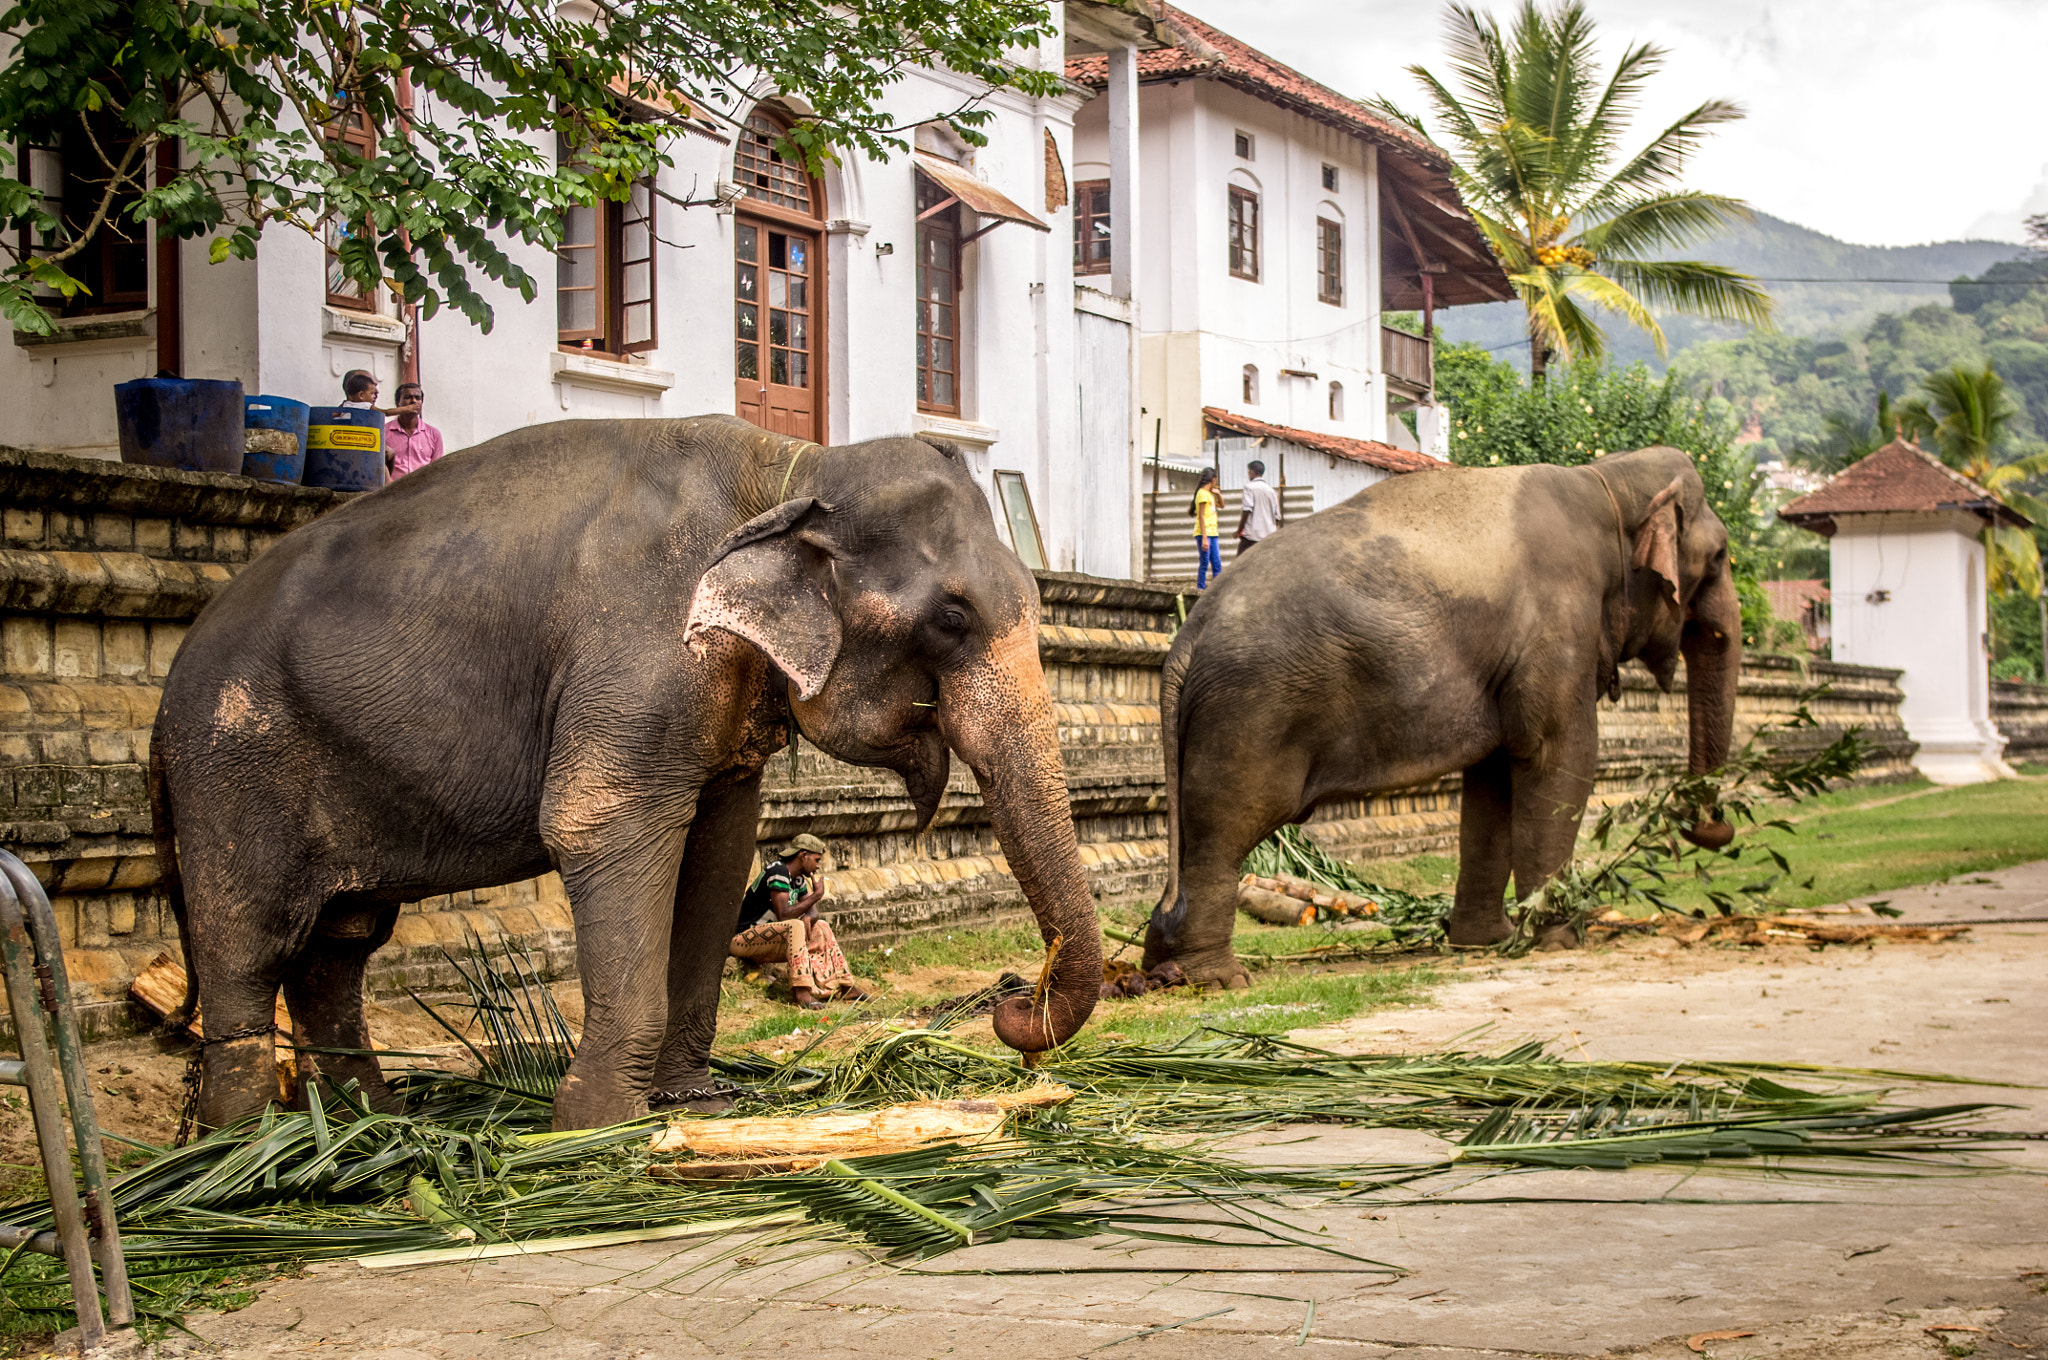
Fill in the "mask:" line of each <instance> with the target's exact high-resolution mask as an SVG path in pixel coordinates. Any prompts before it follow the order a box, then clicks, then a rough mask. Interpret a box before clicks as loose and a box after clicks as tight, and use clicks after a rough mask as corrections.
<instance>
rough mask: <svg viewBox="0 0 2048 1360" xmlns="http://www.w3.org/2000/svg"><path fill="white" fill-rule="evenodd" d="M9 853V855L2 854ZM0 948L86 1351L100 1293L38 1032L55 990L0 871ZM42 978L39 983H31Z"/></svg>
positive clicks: (101, 1328) (101, 1330) (94, 1336)
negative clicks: (43, 970)
mask: <svg viewBox="0 0 2048 1360" xmlns="http://www.w3.org/2000/svg"><path fill="white" fill-rule="evenodd" d="M8 858H10V859H11V858H13V856H11V855H10V856H8ZM0 952H4V954H5V957H6V970H5V971H6V973H7V1005H8V1009H9V1010H10V1011H12V1012H13V1015H14V1034H15V1038H16V1039H17V1040H18V1041H19V1043H20V1045H21V1061H22V1075H23V1077H25V1078H26V1080H27V1083H28V1107H29V1110H30V1112H31V1113H32V1114H33V1115H34V1117H35V1125H36V1146H37V1148H38V1149H40V1150H41V1152H42V1154H43V1179H44V1180H45V1181H46V1182H48V1184H49V1188H50V1216H51V1217H52V1218H54V1219H55V1220H56V1221H57V1242H58V1245H59V1246H60V1247H61V1250H62V1254H63V1257H64V1273H65V1274H67V1275H69V1276H70V1277H71V1306H72V1308H73V1309H74V1310H75V1311H76V1312H77V1314H78V1334H79V1339H80V1341H81V1342H82V1344H83V1348H84V1349H86V1350H90V1349H92V1348H93V1347H94V1346H97V1345H99V1344H100V1342H101V1341H103V1340H105V1339H106V1334H107V1331H106V1324H105V1323H104V1322H102V1321H101V1320H100V1293H99V1289H98V1288H97V1287H96V1285H95V1283H94V1280H93V1275H92V1249H91V1247H90V1245H89V1244H88V1243H87V1240H86V1233H85V1210H84V1209H83V1208H82V1207H81V1206H80V1204H79V1202H78V1187H77V1185H76V1184H75V1183H74V1182H73V1181H72V1179H71V1157H70V1154H68V1153H67V1152H66V1151H65V1150H64V1122H63V1119H62V1118H61V1117H60V1116H59V1114H58V1112H57V1083H56V1081H55V1079H54V1078H53V1077H52V1076H51V1075H50V1049H49V1043H48V1040H46V1039H45V1038H44V1036H43V1016H44V1015H45V1014H46V1013H53V1012H55V1010H56V1009H57V997H56V993H55V991H54V990H53V989H52V988H51V987H50V986H49V985H48V983H47V981H46V980H45V975H43V974H42V973H41V972H40V971H39V969H38V966H37V962H36V958H35V947H34V944H33V943H32V941H31V939H30V936H29V930H28V920H27V918H26V917H25V916H24V915H23V913H22V907H21V901H20V899H19V898H18V897H16V895H15V890H14V884H13V882H12V880H11V878H8V877H6V876H0ZM38 982H42V983H43V984H44V985H43V986H41V987H40V988H39V987H38V986H37V985H36V984H37V983H38Z"/></svg>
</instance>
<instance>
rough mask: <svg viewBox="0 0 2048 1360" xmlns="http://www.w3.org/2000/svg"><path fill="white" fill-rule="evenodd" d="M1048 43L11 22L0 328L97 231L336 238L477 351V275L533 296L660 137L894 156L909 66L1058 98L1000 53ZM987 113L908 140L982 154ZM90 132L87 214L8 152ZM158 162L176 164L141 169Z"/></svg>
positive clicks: (816, 18) (1014, 20) (59, 4)
mask: <svg viewBox="0 0 2048 1360" xmlns="http://www.w3.org/2000/svg"><path fill="white" fill-rule="evenodd" d="M1056 31H1057V28H1056V25H1055V24H1054V23H1053V20H1052V16H1051V13H1050V10H1049V8H1048V6H1047V5H1046V4H1045V3H1043V2H1042V0H953V2H949V3H939V0H852V2H851V3H845V2H843V0H835V2H833V3H826V2H824V0H786V2H785V3H778V4H775V5H767V6H764V5H757V4H752V3H746V2H745V0H596V3H592V0H580V3H570V4H562V5H559V6H558V5H556V4H553V3H547V2H546V0H539V2H535V0H513V3H509V4H499V3H486V2H485V0H311V2H310V3H306V2H305V0H289V2H288V0H152V2H149V3H145V2H144V0H16V3H14V4H13V5H12V6H11V7H10V8H7V9H5V10H4V12H0V51H5V52H6V53H7V58H6V63H5V65H4V67H0V317H4V318H5V319H6V320H7V321H9V322H11V323H12V324H13V325H14V326H15V327H17V328H18V329H21V330H25V331H29V332H35V333H42V334H47V333H49V332H50V331H51V330H52V329H53V318H52V315H51V306H52V304H53V303H55V302H56V301H57V300H58V299H60V298H69V297H73V296H76V295H77V294H78V293H79V292H80V291H81V290H83V289H85V288H86V287H87V285H86V283H85V281H84V280H81V279H79V278H77V277H75V276H74V275H73V274H72V273H71V271H69V270H67V269H66V268H65V265H66V263H67V262H68V261H70V260H71V259H72V258H74V257H75V256H76V254H77V253H78V252H79V251H80V250H82V249H83V248H84V245H85V243H86V242H87V241H89V240H90V239H91V238H92V236H93V233H94V232H95V231H97V230H101V229H114V230H118V231H120V232H122V233H124V234H126V235H129V236H130V237H131V239H132V238H133V237H134V236H135V235H139V234H147V233H150V232H152V231H154V232H155V233H156V234H157V235H159V236H163V237H172V238H177V239H181V240H183V239H194V238H210V240H211V247H210V258H211V259H213V260H214V261H215V262H219V261H221V260H224V259H227V258H230V257H234V258H241V259H253V258H254V257H255V254H256V250H257V243H258V241H259V240H260V238H261V237H262V234H263V232H264V231H265V230H266V229H267V228H269V227H271V226H276V225H283V226H287V227H290V228H294V229H297V230H300V231H305V232H309V233H315V234H318V233H320V232H321V231H322V230H323V226H324V224H325V223H327V222H329V221H339V222H345V223H349V224H350V225H351V230H350V232H349V233H348V234H347V236H346V238H345V239H344V240H343V242H342V243H341V245H340V247H339V248H338V251H337V254H338V256H339V258H340V262H341V266H342V268H343V270H344V271H345V272H346V273H347V275H348V277H349V278H350V279H352V280H353V281H354V282H355V283H356V284H357V285H358V286H359V287H361V288H362V289H364V290H366V291H372V292H374V291H377V290H389V291H390V292H391V293H392V294H394V295H395V296H397V297H398V298H400V299H402V300H404V301H407V302H414V303H419V304H421V305H422V306H423V307H424V309H425V310H426V312H427V313H428V314H429V315H431V314H432V313H433V312H434V311H435V310H436V309H438V308H439V307H440V306H442V305H444V304H445V305H448V306H452V307H455V308H456V309H458V310H459V311H461V312H462V313H463V314H464V315H465V316H467V317H469V319H470V320H471V321H472V322H474V323H475V324H476V325H478V326H480V327H482V328H484V329H486V330H488V329H489V328H490V325H491V321H492V313H491V307H490V304H489V303H488V302H487V301H486V299H485V297H484V295H483V293H482V292H481V291H480V290H479V287H478V284H477V282H476V279H477V276H481V277H482V278H483V279H486V280H489V281H491V282H493V283H497V284H500V285H502V286H504V287H507V288H510V289H512V290H513V291H514V292H516V293H517V294H518V295H519V296H520V297H522V298H524V299H527V300H529V301H530V300H532V299H533V297H534V296H535V295H536V292H537V289H538V285H537V283H536V281H535V280H534V278H533V276H532V275H531V274H530V273H528V272H527V271H526V270H525V269H524V268H522V267H521V266H520V264H519V263H518V261H517V260H516V259H515V258H514V256H513V254H512V253H511V251H510V249H508V247H510V246H512V245H513V244H514V243H520V244H526V245H539V246H543V247H547V248H549V249H552V248H553V247H554V246H555V245H556V244H557V243H558V241H559V236H560V230H561V222H562V219H563V216H564V214H565V213H566V212H567V210H568V209H569V208H571V207H574V206H589V205H592V204H594V203H596V202H598V201H600V200H614V201H623V200H624V199H625V198H626V197H627V196H628V195H629V194H630V192H631V186H632V184H633V182H634V181H636V180H638V179H642V178H645V177H648V176H650V175H652V174H653V173H655V172H656V171H657V170H658V169H659V168H660V167H662V166H665V165H668V164H671V163H672V161H671V158H670V156H669V153H668V151H667V149H666V148H667V146H668V145H669V144H670V143H671V142H672V141H673V139H674V138H676V137H677V136H681V135H688V134H689V133H690V132H692V131H705V130H711V131H714V132H715V131H717V130H720V129H732V128H736V127H737V126H738V125H739V124H740V123H741V122H742V121H743V120H744V119H745V118H746V116H747V114H748V112H749V111H750V110H751V108H752V107H753V105H754V104H755V102H757V100H758V99H759V98H761V97H762V96H763V95H765V94H777V95H781V96H783V97H785V98H787V99H789V100H790V101H791V102H792V103H795V104H797V105H799V106H800V107H801V109H802V110H803V116H801V117H800V118H798V119H797V120H796V122H795V124H794V125H793V126H792V127H791V128H790V129H789V130H788V131H787V133H786V134H785V136H784V139H783V140H784V151H785V153H786V154H789V155H791V156H793V157H798V158H801V159H803V160H804V161H805V162H807V163H808V164H809V165H810V167H811V168H812V169H814V170H815V169H816V168H818V167H819V166H820V165H821V164H822V163H824V162H826V161H828V160H830V159H832V158H833V157H835V156H837V155H839V154H843V153H844V152H846V151H857V152H860V153H862V154H866V155H871V156H877V157H886V156H887V155H889V154H891V153H892V152H896V151H901V150H904V149H907V146H908V143H907V142H906V140H905V137H906V135H907V134H908V133H909V131H910V130H911V126H912V124H910V123H905V122H901V121H898V118H897V116H896V115H895V114H893V113H892V112H891V111H890V110H889V109H888V108H887V96H888V94H889V92H890V90H891V89H892V87H894V86H896V85H898V84H899V83H900V82H902V81H903V80H904V79H905V78H906V77H907V76H908V75H909V73H910V72H912V71H914V70H918V69H940V68H943V69H946V70H950V71H954V72H958V73H960V74H963V75H967V76H970V77H972V78H974V79H975V80H977V81H979V82H981V84H982V85H983V86H984V87H985V89H986V90H987V91H994V90H998V89H1013V90H1017V91H1020V92H1022V93H1024V94H1027V95H1033V96H1044V95H1050V94H1053V93H1056V92H1057V91H1059V90H1060V89H1062V88H1063V87H1064V81H1063V79H1062V75H1061V73H1060V72H1059V71H1058V70H1056V69H1055V70H1041V69H1038V68H1036V67H1034V66H1031V65H1027V64H1025V63H1024V62H1022V61H1020V60H1019V59H1018V57H1017V54H1018V53H1020V52H1025V51H1029V50H1030V49H1033V48H1035V47H1036V46H1037V45H1038V44H1039V43H1040V42H1042V41H1043V40H1045V39H1046V38H1048V37H1051V36H1052V35H1053V34H1054V33H1056ZM985 100H986V94H984V95H981V96H978V97H973V98H968V99H965V100H962V101H960V102H959V103H958V104H957V105H956V106H955V107H953V108H950V109H944V110H939V111H936V112H934V113H932V114H929V115H925V116H921V117H919V118H918V119H917V120H915V121H926V119H927V118H932V117H935V118H939V119H943V120H944V121H946V122H948V123H950V124H951V125H952V126H953V128H954V129H955V130H956V131H957V132H959V134H960V135H961V136H962V137H964V138H965V139H966V140H967V141H969V142H970V143H974V144H979V143H981V142H983V141H985V138H984V137H983V136H982V135H981V134H980V133H979V132H978V131H977V130H976V129H977V128H979V127H980V126H982V125H984V124H985V123H986V122H987V120H988V119H989V117H990V116H991V113H990V110H989V109H988V108H986V107H985ZM344 120H348V121H350V122H353V123H355V124H357V125H359V126H361V125H366V126H367V128H368V129H369V132H370V136H369V139H368V140H369V143H370V145H369V146H368V147H367V148H363V147H361V146H359V145H357V144H352V143H351V141H350V140H348V139H345V138H343V137H341V136H340V135H338V132H339V127H340V125H341V123H342V122H343V121H344ZM81 136H83V137H84V138H85V139H87V140H88V142H89V144H90V145H91V146H92V147H93V148H94V149H95V153H96V159H97V162H98V163H97V164H96V165H91V166H87V167H85V168H84V169H83V171H81V170H80V167H77V166H72V167H69V168H68V170H67V175H68V177H69V178H71V179H72V182H73V183H74V184H75V183H79V182H81V181H83V182H86V183H88V184H90V186H91V196H92V198H93V202H92V203H91V204H90V206H89V208H83V209H74V208H73V207H72V206H71V205H68V204H67V205H64V208H63V210H62V211H52V210H51V208H50V206H49V205H48V203H47V201H46V200H47V198H48V188H49V186H47V185H36V184H32V183H31V182H30V177H29V167H28V166H27V165H25V164H19V163H17V157H16V153H15V148H16V147H18V146H28V147H54V146H58V145H60V144H64V143H67V142H69V143H71V144H73V145H76V144H77V143H78V141H79V139H80V138H81ZM558 138H559V139H561V140H562V141H563V142H564V143H565V144H566V145H567V146H569V147H570V148H572V149H573V151H574V156H573V159H572V158H569V157H564V158H562V160H563V161H564V162H569V163H558V160H557V157H556V154H555V152H556V143H557V139H558ZM165 143H170V144H173V145H175V146H177V147H178V148H179V152H178V154H177V156H176V158H175V160H174V161H173V162H171V163H170V164H169V165H168V167H167V169H165V170H164V171H163V172H161V173H159V174H155V175H153V174H152V172H153V171H155V169H156V167H157V165H158V162H159V157H158V155H157V148H158V147H159V146H161V145H163V144H165ZM152 178H154V180H155V182H151V180H152Z"/></svg>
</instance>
